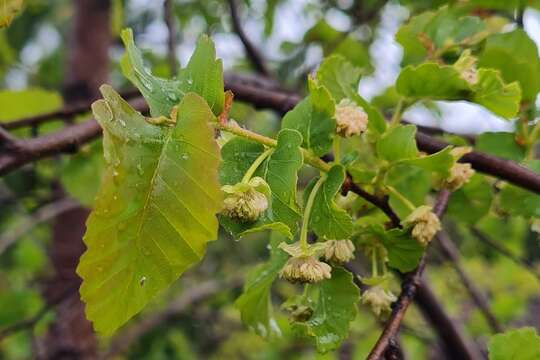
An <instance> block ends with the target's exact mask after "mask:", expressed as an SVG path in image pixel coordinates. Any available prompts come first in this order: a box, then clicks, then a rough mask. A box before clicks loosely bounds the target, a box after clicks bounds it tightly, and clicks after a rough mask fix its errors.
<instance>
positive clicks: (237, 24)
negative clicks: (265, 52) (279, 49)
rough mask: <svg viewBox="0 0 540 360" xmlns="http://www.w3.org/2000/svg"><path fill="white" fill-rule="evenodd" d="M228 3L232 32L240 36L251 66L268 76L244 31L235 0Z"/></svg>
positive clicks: (260, 57)
mask: <svg viewBox="0 0 540 360" xmlns="http://www.w3.org/2000/svg"><path fill="white" fill-rule="evenodd" d="M228 3H229V9H230V12H231V19H232V25H233V29H234V32H236V34H237V35H238V37H239V38H240V41H242V44H243V45H244V49H245V50H246V55H247V57H248V58H249V60H250V61H251V63H252V64H253V67H254V68H255V70H256V71H257V72H258V73H259V74H261V75H264V76H267V77H270V75H271V73H270V71H269V70H268V68H267V67H266V64H265V62H264V60H263V57H262V55H261V54H260V53H259V51H258V50H257V49H256V48H255V46H254V45H253V43H252V42H251V40H249V38H248V37H247V35H246V33H245V32H244V29H243V27H242V23H241V21H240V15H239V14H238V4H237V3H236V0H228Z"/></svg>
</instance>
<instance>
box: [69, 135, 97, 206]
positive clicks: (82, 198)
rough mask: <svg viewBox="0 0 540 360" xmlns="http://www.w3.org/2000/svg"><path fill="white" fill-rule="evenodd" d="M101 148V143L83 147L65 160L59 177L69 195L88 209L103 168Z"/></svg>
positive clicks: (95, 142) (95, 192) (92, 200)
mask: <svg viewBox="0 0 540 360" xmlns="http://www.w3.org/2000/svg"><path fill="white" fill-rule="evenodd" d="M102 148H103V145H102V143H101V141H94V142H93V143H91V144H88V145H85V146H84V147H82V148H81V149H80V150H79V152H78V153H77V154H75V155H73V156H71V157H70V158H69V159H67V161H66V162H65V165H64V166H63V168H62V174H61V175H60V180H61V181H62V185H63V186H64V188H65V189H66V191H67V192H68V193H69V195H70V196H71V197H73V198H75V199H77V200H78V201H79V202H80V203H81V204H83V205H86V206H88V207H92V205H93V204H94V197H95V196H96V194H97V192H98V190H99V184H100V182H101V181H100V180H101V175H102V173H103V170H104V167H105V163H104V161H103V155H102V152H101V149H102Z"/></svg>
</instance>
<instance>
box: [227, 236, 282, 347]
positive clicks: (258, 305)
mask: <svg viewBox="0 0 540 360" xmlns="http://www.w3.org/2000/svg"><path fill="white" fill-rule="evenodd" d="M282 241H286V239H285V238H283V237H282V236H279V234H277V233H272V237H271V240H270V259H269V260H268V261H267V262H265V263H263V264H260V265H259V266H257V267H256V268H254V269H253V270H251V271H250V273H249V274H248V278H247V280H246V283H245V285H244V292H243V293H242V295H240V297H239V298H238V299H237V300H236V302H235V303H234V305H235V307H236V308H237V309H238V310H240V313H241V316H242V322H243V323H244V324H246V325H247V326H248V327H249V328H251V329H252V330H253V331H255V332H256V333H257V334H259V335H260V336H262V337H264V338H270V339H271V338H274V337H276V336H280V335H281V330H280V328H279V326H278V325H277V323H276V320H275V319H274V317H273V308H272V301H271V299H270V288H271V286H272V283H273V282H274V280H275V279H276V277H277V276H278V274H279V271H280V270H281V268H282V267H283V265H285V263H286V262H287V259H288V258H289V256H288V255H287V253H286V252H284V251H283V250H281V249H279V248H278V245H279V244H280V243H281V242H282Z"/></svg>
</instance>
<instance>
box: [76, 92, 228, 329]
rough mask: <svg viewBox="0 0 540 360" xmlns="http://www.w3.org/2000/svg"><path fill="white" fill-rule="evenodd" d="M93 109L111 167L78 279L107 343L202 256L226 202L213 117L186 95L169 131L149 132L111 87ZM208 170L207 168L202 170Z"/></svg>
mask: <svg viewBox="0 0 540 360" xmlns="http://www.w3.org/2000/svg"><path fill="white" fill-rule="evenodd" d="M101 91H102V94H103V97H104V99H105V100H99V101H97V102H96V103H94V105H93V107H92V109H93V112H94V115H95V116H96V119H97V120H98V122H99V123H100V125H101V126H102V127H103V132H104V139H103V147H104V152H105V159H106V161H107V168H106V171H105V175H104V179H103V182H102V185H101V188H100V191H99V194H98V196H97V199H96V203H95V208H94V211H93V212H92V213H91V214H90V217H89V218H88V221H87V231H86V234H85V236H84V242H85V244H86V246H87V250H86V252H85V253H84V254H83V256H82V257H81V260H80V263H79V266H78V268H77V273H78V274H79V275H80V276H81V278H82V279H83V282H82V285H81V288H80V293H81V298H82V300H83V301H84V302H85V303H86V316H87V317H88V319H90V320H91V321H92V322H93V323H94V328H95V329H96V331H98V332H100V333H102V334H104V335H110V334H111V333H113V332H114V331H115V330H116V329H117V328H118V327H120V326H121V325H122V324H124V323H125V322H126V321H127V320H128V319H129V318H131V317H132V316H133V315H135V314H136V313H138V312H139V311H140V310H141V309H142V308H143V307H144V306H145V305H146V304H147V303H148V302H149V301H150V299H152V298H153V297H154V296H155V295H156V294H157V293H158V292H159V291H161V290H163V289H164V288H166V287H167V286H168V285H170V284H171V283H172V282H173V281H175V280H176V279H177V278H178V276H180V275H181V274H182V273H183V272H184V271H185V270H186V269H187V268H189V267H190V266H192V265H193V264H195V263H197V262H198V261H199V260H201V258H202V257H203V256H204V252H205V248H206V243H207V242H208V241H211V240H215V239H216V238H217V228H218V223H217V219H216V216H215V214H216V213H217V212H218V211H219V210H220V208H221V204H222V195H221V191H220V186H219V183H218V165H219V160H220V159H219V148H218V146H217V144H216V142H215V140H214V131H213V129H212V127H211V126H210V124H209V122H210V121H212V120H213V119H214V116H213V114H212V112H211V110H210V108H209V107H208V105H207V104H206V102H205V101H204V100H203V99H202V98H201V97H200V96H198V95H196V94H193V93H189V94H186V96H184V98H183V99H182V102H181V103H180V104H179V108H178V119H177V122H176V126H174V127H158V126H155V125H150V124H148V123H147V122H146V121H145V119H144V117H143V116H142V115H140V114H139V113H137V112H135V110H133V109H132V108H131V107H130V106H129V105H128V104H127V103H126V102H125V101H124V100H123V99H122V98H120V96H119V95H118V94H117V93H116V92H115V91H114V90H113V89H112V88H110V87H109V86H102V88H101ZM201 164H204V166H201Z"/></svg>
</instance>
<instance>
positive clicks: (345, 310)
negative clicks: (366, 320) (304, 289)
mask: <svg viewBox="0 0 540 360" xmlns="http://www.w3.org/2000/svg"><path fill="white" fill-rule="evenodd" d="M317 287H318V290H319V294H318V295H319V298H318V301H317V304H316V305H315V308H314V309H313V315H312V316H311V318H310V319H309V320H307V321H306V322H304V323H301V322H296V323H294V326H295V327H298V328H300V329H303V330H305V331H306V332H307V334H308V335H309V336H312V337H314V338H315V342H316V344H317V350H318V351H319V352H323V353H324V352H327V351H330V350H334V349H337V348H338V347H339V345H340V344H341V343H342V342H343V341H344V340H345V339H347V337H348V336H349V325H350V323H351V321H353V320H354V318H355V317H356V314H357V309H356V306H357V303H358V301H359V300H360V291H359V290H358V288H357V287H356V285H354V283H353V277H352V275H351V273H349V272H348V271H345V270H344V269H342V268H341V267H334V268H333V269H332V278H331V279H329V280H324V281H322V282H321V283H320V285H318V286H317Z"/></svg>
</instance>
